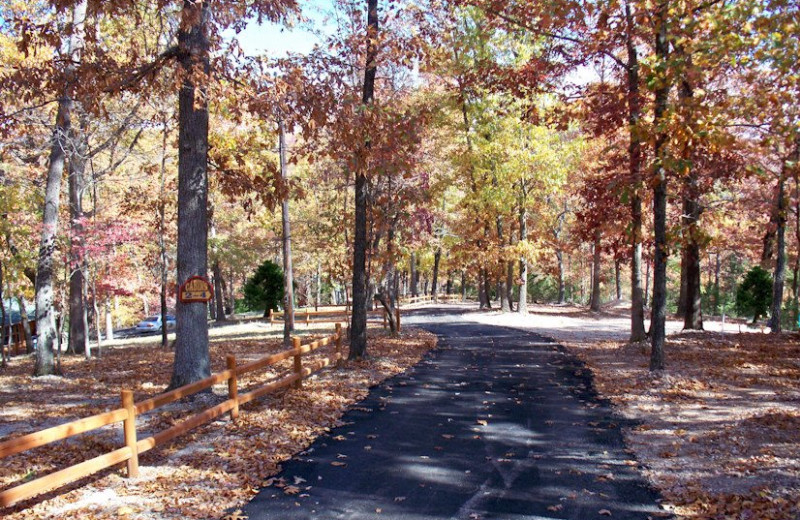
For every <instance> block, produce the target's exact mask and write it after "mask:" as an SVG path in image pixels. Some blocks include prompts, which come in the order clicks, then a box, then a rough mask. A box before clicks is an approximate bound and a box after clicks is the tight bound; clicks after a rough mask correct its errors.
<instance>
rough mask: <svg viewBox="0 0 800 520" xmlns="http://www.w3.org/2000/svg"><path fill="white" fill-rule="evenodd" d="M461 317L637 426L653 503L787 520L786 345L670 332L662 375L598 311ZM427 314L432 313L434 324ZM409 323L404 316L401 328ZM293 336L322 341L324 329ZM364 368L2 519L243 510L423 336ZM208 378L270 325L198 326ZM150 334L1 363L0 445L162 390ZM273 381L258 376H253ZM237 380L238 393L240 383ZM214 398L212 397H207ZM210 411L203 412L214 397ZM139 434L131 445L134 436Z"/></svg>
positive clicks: (164, 373)
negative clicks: (495, 331) (540, 346)
mask: <svg viewBox="0 0 800 520" xmlns="http://www.w3.org/2000/svg"><path fill="white" fill-rule="evenodd" d="M443 307H445V308H451V309H453V310H456V309H458V310H459V311H460V312H462V313H463V312H465V311H466V314H460V315H453V316H451V317H448V315H447V314H446V313H445V314H444V315H441V318H436V319H445V320H446V319H458V320H463V319H468V320H476V321H478V322H482V323H487V324H492V325H501V326H508V327H517V328H521V329H526V330H532V331H534V332H537V333H539V334H542V335H545V336H550V337H552V338H554V339H556V340H557V341H558V342H560V343H561V344H563V345H564V346H566V347H567V349H568V350H570V351H571V352H573V353H574V354H576V355H577V356H578V357H579V358H581V359H582V360H583V361H584V362H585V363H586V365H587V366H588V367H589V368H590V369H591V370H592V371H593V373H594V381H595V386H596V389H597V391H598V393H599V394H600V396H601V397H604V398H607V399H609V400H610V401H611V402H612V403H613V404H614V405H615V408H616V410H617V411H618V413H619V414H620V415H622V416H624V417H626V418H630V419H633V420H634V421H636V423H637V424H638V426H636V427H633V428H629V429H626V430H625V438H626V443H627V445H628V446H629V447H630V449H631V450H632V451H633V452H634V453H635V455H636V458H637V459H638V460H639V461H640V463H641V464H642V467H643V471H644V473H645V475H646V477H647V478H648V479H649V480H650V481H651V482H652V483H653V484H654V485H655V486H656V487H657V488H658V489H659V490H660V491H661V493H662V494H663V496H664V499H665V505H666V506H668V507H669V508H671V510H673V511H674V512H675V513H676V514H677V515H678V516H679V517H683V518H689V519H692V520H701V519H728V518H731V519H734V518H735V519H740V520H748V519H751V518H752V519H755V518H765V519H770V520H788V519H797V518H800V501H798V498H797V497H800V437H799V436H798V431H800V336H798V335H797V334H788V333H786V334H781V335H780V336H777V337H775V336H772V335H768V334H762V333H761V330H759V329H749V328H747V327H746V326H744V325H741V324H738V323H726V324H725V326H724V331H722V330H721V328H722V327H721V324H720V323H719V322H711V321H707V323H706V328H707V329H708V331H706V332H686V333H682V332H680V330H681V324H680V323H678V322H675V321H669V322H668V324H667V328H668V333H669V336H668V339H667V345H666V358H667V369H666V370H665V371H663V372H662V373H660V374H655V375H654V374H651V373H650V372H649V370H648V368H647V367H648V358H649V349H648V346H647V344H643V345H639V344H629V343H628V342H627V341H626V339H627V336H628V328H629V317H628V316H629V315H628V310H627V308H625V306H623V305H613V304H612V305H609V306H607V307H606V308H605V309H604V310H603V311H602V312H600V313H591V312H588V311H587V310H586V309H585V308H578V307H570V306H548V305H535V306H532V308H531V309H530V311H531V314H530V316H527V317H520V316H518V315H517V314H500V313H498V312H496V311H495V312H482V313H477V312H474V306H473V305H470V306H466V305H452V306H443ZM437 314H438V313H437ZM414 322H415V319H414V317H413V316H409V318H408V319H407V320H405V321H404V323H407V324H408V325H411V324H413V323H414ZM314 327H316V328H311V329H309V330H305V329H301V332H302V333H304V334H306V335H307V336H313V335H315V334H317V335H327V334H329V333H330V330H331V329H332V327H331V325H330V324H328V325H324V326H323V325H321V326H314ZM375 332H376V334H375V336H374V340H373V341H372V344H371V346H370V349H371V351H372V353H373V357H372V358H371V359H370V360H368V361H367V362H364V363H359V364H350V365H349V368H348V369H347V370H341V371H337V370H326V371H323V372H321V373H320V374H319V375H318V376H315V377H314V378H312V379H310V380H308V381H307V382H306V383H305V386H304V389H303V391H301V392H297V391H286V392H280V393H277V394H275V395H271V396H268V397H265V398H264V399H263V400H261V401H259V402H258V403H255V404H251V405H248V406H245V407H244V408H243V410H244V411H243V413H242V415H241V418H240V420H239V421H237V422H236V423H231V422H230V421H228V420H227V419H224V418H223V419H221V420H219V421H216V422H214V423H211V424H209V425H207V426H205V427H202V428H199V429H197V430H194V431H193V432H192V433H190V434H188V435H186V436H184V437H180V438H179V439H178V440H177V441H175V442H174V443H172V444H171V445H169V446H167V447H165V448H163V449H157V450H153V451H151V452H148V453H147V454H145V455H143V457H142V462H141V463H142V469H141V476H140V477H139V478H138V479H130V480H129V479H126V478H123V476H122V475H123V470H121V469H115V470H109V471H107V472H105V473H101V474H99V475H97V476H95V477H92V478H89V479H84V480H83V481H81V482H78V483H76V484H74V485H72V486H70V487H67V488H62V489H60V490H59V491H57V492H54V493H51V494H48V495H45V496H43V497H39V498H36V499H32V500H30V501H28V502H26V503H23V504H20V505H19V506H17V507H15V508H12V509H10V510H6V511H3V512H2V513H3V516H4V518H8V519H9V520H21V519H33V518H87V519H95V518H123V519H130V520H164V519H173V518H174V519H177V518H218V517H219V516H221V515H222V514H223V513H224V512H225V511H226V510H229V508H231V507H238V506H239V505H240V504H243V503H244V502H246V501H247V500H248V499H249V498H251V497H252V496H253V495H254V493H255V490H256V489H257V488H258V487H260V485H261V483H262V482H263V480H264V479H267V478H268V477H269V476H270V475H273V474H275V473H276V472H277V471H278V469H279V466H280V464H281V463H282V462H283V461H285V460H287V459H288V458H290V457H291V456H292V454H294V453H297V452H299V451H301V450H303V449H305V447H306V446H308V445H309V444H310V443H311V441H312V440H313V439H314V438H315V437H316V436H317V435H319V434H321V433H323V432H325V431H327V430H328V429H329V428H331V427H333V426H336V425H338V424H340V421H341V419H340V417H341V414H342V412H343V411H344V410H346V409H347V408H348V407H350V408H352V405H353V404H354V403H356V402H357V401H358V400H360V399H361V398H362V397H364V396H365V395H366V393H367V389H368V387H369V386H372V385H374V384H376V383H377V382H379V381H381V380H382V379H384V378H386V377H389V376H391V375H394V374H396V373H399V372H401V371H403V370H404V369H406V368H407V367H409V366H410V365H412V364H414V363H415V362H416V361H418V360H419V359H421V357H422V356H423V355H424V353H425V352H427V351H428V350H429V349H430V348H432V346H433V345H434V344H435V338H434V337H433V336H432V335H430V334H428V333H425V332H421V331H419V330H414V329H411V328H408V329H406V331H404V333H403V336H402V337H401V338H399V339H392V338H388V337H387V336H385V335H384V334H383V333H382V332H379V330H378V329H375ZM211 334H212V348H211V354H212V370H214V371H218V370H221V369H222V368H223V367H224V358H225V355H226V354H229V353H233V354H235V355H236V356H237V359H241V360H247V359H255V358H258V357H261V356H263V355H265V354H267V353H272V352H275V351H277V350H280V349H281V346H280V341H279V338H278V336H279V334H280V329H279V327H278V326H277V325H276V326H273V327H272V328H270V326H269V325H268V324H264V323H258V322H254V323H241V324H236V325H232V326H229V327H222V328H217V329H212V332H211ZM158 339H159V338H158V337H150V338H137V339H135V340H130V341H120V342H118V343H115V345H117V346H115V347H113V348H109V349H104V351H103V353H102V357H101V358H100V359H93V360H92V361H89V362H85V361H83V360H82V359H81V358H77V357H64V358H63V364H64V369H65V373H66V375H65V376H64V377H46V378H38V379H36V380H34V379H32V378H31V377H30V376H29V374H30V373H31V371H32V360H31V359H30V358H24V357H20V358H14V359H13V360H12V364H11V366H10V367H9V368H7V369H5V370H4V371H2V372H0V403H2V407H0V438H2V439H5V438H8V437H9V436H15V435H21V434H24V433H28V432H31V431H35V430H38V429H41V428H45V427H49V426H53V425H56V424H60V423H62V422H65V421H68V420H72V419H75V418H78V417H83V416H86V415H90V414H94V413H98V412H102V411H105V410H108V409H110V408H114V407H117V406H118V396H119V391H120V390H121V389H122V388H128V389H131V390H134V392H135V393H136V397H137V400H139V399H143V398H145V397H149V396H151V395H153V394H156V393H158V392H159V391H160V390H161V389H163V388H164V387H165V386H166V384H167V382H168V379H169V367H170V366H171V363H172V352H171V351H170V350H168V349H166V350H165V349H160V348H158V346H157V342H158ZM271 376H274V374H264V375H263V376H262V377H261V379H266V378H268V377H271ZM257 381H258V380H256V379H250V380H247V381H246V382H245V383H244V384H243V386H244V387H245V388H247V387H248V385H252V384H253V383H255V382H257ZM224 393H225V389H224V387H223V386H220V387H219V388H215V395H216V397H214V396H212V397H210V399H211V400H214V399H216V400H222V399H223V398H224V397H223V395H224ZM214 402H216V401H214ZM187 406H188V407H192V406H194V407H207V406H208V403H204V402H203V401H202V400H198V401H197V402H195V403H190V404H188V405H181V406H174V407H172V408H169V409H168V411H167V413H166V414H160V415H154V416H143V417H142V419H143V423H142V430H143V433H146V432H147V431H150V430H159V429H162V428H163V427H165V426H168V425H169V424H171V423H172V422H173V421H174V420H175V419H176V418H177V417H178V416H179V415H180V414H187V413H189V411H188V410H186V408H187ZM119 430H120V428H119V426H116V427H115V428H114V427H112V428H108V429H104V430H101V431H99V432H97V435H91V436H90V435H86V436H81V437H77V438H75V439H74V440H73V441H71V442H64V443H58V444H55V445H52V446H51V447H50V448H47V447H44V448H40V449H38V450H36V451H33V452H30V453H26V454H21V455H17V456H14V457H10V458H7V459H4V460H3V463H2V464H1V465H0V489H2V488H5V487H8V486H9V485H10V483H11V482H13V481H18V480H19V479H20V478H23V479H30V478H34V477H35V476H37V475H42V474H45V473H47V472H49V471H51V470H52V469H53V468H57V467H63V466H66V465H68V464H70V463H73V462H74V461H76V460H83V459H85V458H88V457H89V456H92V455H95V454H99V453H102V452H106V451H109V450H110V449H111V448H116V447H118V446H120V444H121V442H122V435H121V432H120V431H119ZM141 436H142V433H140V437H141Z"/></svg>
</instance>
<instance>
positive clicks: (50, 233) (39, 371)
mask: <svg viewBox="0 0 800 520" xmlns="http://www.w3.org/2000/svg"><path fill="white" fill-rule="evenodd" d="M72 22H73V31H72V34H71V35H70V36H69V41H68V43H67V57H68V65H67V66H66V70H65V76H66V82H67V84H66V85H65V87H64V91H63V94H62V97H61V99H60V100H59V101H58V113H57V115H56V128H55V131H54V132H53V140H52V144H51V146H50V158H49V163H48V164H49V166H48V169H47V185H46V188H45V199H44V215H43V219H42V233H41V240H40V242H39V257H38V261H37V265H36V334H37V338H38V339H37V346H36V364H35V367H34V372H33V373H34V375H35V376H44V375H50V374H55V373H56V364H55V357H54V350H53V348H54V344H57V343H58V338H56V334H57V333H58V332H57V330H56V317H55V309H54V308H53V300H54V299H53V257H54V255H55V249H56V236H57V233H58V208H59V205H60V195H61V180H62V177H63V174H64V163H65V161H66V152H65V150H68V149H69V148H70V144H69V141H70V134H71V133H72V108H73V101H72V97H71V96H72V90H73V87H74V84H75V81H76V78H75V69H76V67H77V65H78V64H79V63H80V59H81V51H82V49H83V43H84V36H85V34H84V27H85V22H86V0H83V1H81V2H78V3H77V4H75V6H74V7H73V11H72Z"/></svg>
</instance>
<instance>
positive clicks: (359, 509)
mask: <svg viewBox="0 0 800 520" xmlns="http://www.w3.org/2000/svg"><path fill="white" fill-rule="evenodd" d="M450 319H451V320H453V319H458V318H453V317H452V316H451V318H450ZM438 321H439V322H438V323H437V322H436V321H431V322H429V323H427V324H424V325H423V327H424V328H426V329H428V330H430V331H432V332H434V333H436V334H437V335H439V337H440V343H439V348H438V349H437V350H436V351H434V352H432V353H431V354H429V355H428V357H426V359H424V360H423V361H422V362H421V363H420V364H419V365H417V366H416V367H415V368H414V369H413V370H411V371H409V372H407V373H406V374H403V375H401V376H398V377H396V378H393V379H390V380H387V381H385V382H384V383H383V384H381V385H380V386H378V387H376V388H374V389H373V391H372V392H371V393H370V395H369V397H368V398H367V400H366V401H364V402H362V403H360V404H359V405H357V406H356V407H354V409H353V410H351V411H350V412H348V413H347V414H346V415H345V417H344V420H345V421H346V425H345V426H343V427H340V428H337V429H336V430H334V431H332V432H331V433H330V435H327V436H324V437H321V438H319V439H318V440H317V441H316V442H315V443H314V444H313V445H312V447H311V448H310V449H309V450H308V451H307V452H304V453H303V454H301V455H300V456H298V457H296V458H295V459H293V460H291V461H289V462H288V463H286V464H285V465H284V471H283V473H282V474H281V475H279V477H283V478H284V479H285V481H286V482H287V483H288V484H295V483H297V486H296V487H297V488H298V493H297V494H293V495H289V494H285V493H284V492H283V491H282V490H281V489H280V488H278V487H274V486H272V487H267V488H264V489H262V490H261V492H260V493H259V494H258V495H257V496H256V497H255V498H254V499H253V501H252V502H251V503H250V504H248V505H247V507H246V508H245V510H244V514H246V515H247V516H248V517H249V519H250V520H266V519H281V520H291V519H320V520H333V519H404V520H422V519H465V520H479V519H491V518H503V519H514V520H517V519H553V518H562V519H566V518H569V519H594V518H598V519H603V518H611V519H647V518H649V517H652V518H661V517H662V516H666V515H664V513H663V511H662V510H661V509H660V508H659V507H658V505H657V500H658V495H657V494H656V493H655V492H654V491H653V490H652V489H650V488H649V487H648V486H647V484H646V482H645V481H644V480H643V478H642V477H641V476H640V475H639V473H638V472H637V471H636V469H635V468H633V467H632V461H631V458H632V456H631V455H630V454H629V453H626V451H625V449H624V445H623V441H622V436H621V433H620V427H621V426H622V422H621V420H620V419H619V418H618V417H616V416H614V415H613V414H612V412H611V410H610V408H609V406H608V404H607V403H605V402H602V401H600V400H599V399H598V398H597V396H596V394H595V393H594V392H593V390H592V389H591V379H590V375H589V372H588V370H586V369H585V368H584V367H583V366H582V365H581V363H580V362H579V361H577V360H576V359H575V358H573V357H572V356H570V355H568V354H567V353H566V352H565V351H564V350H563V349H562V348H561V347H559V346H558V345H556V344H554V343H552V342H551V341H549V340H547V339H545V338H543V337H541V336H538V335H536V334H531V333H526V332H522V331H517V330H512V329H506V328H501V327H492V326H485V325H478V324H475V323H469V322H466V321H462V322H458V321H451V322H449V323H446V322H442V321H441V320H438Z"/></svg>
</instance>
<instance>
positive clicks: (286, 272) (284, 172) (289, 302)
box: [278, 119, 294, 347]
mask: <svg viewBox="0 0 800 520" xmlns="http://www.w3.org/2000/svg"><path fill="white" fill-rule="evenodd" d="M278 133H279V142H278V149H279V151H280V167H281V179H282V181H283V182H284V183H286V182H287V180H288V179H289V171H288V167H287V164H286V132H285V129H284V127H283V120H282V119H278ZM281 225H282V228H281V229H282V230H283V233H282V235H281V244H282V245H283V310H284V315H283V344H284V346H287V347H288V346H290V345H291V342H292V338H291V336H292V331H294V273H293V270H292V232H291V222H290V219H289V197H288V195H287V196H286V197H284V199H283V201H282V202H281Z"/></svg>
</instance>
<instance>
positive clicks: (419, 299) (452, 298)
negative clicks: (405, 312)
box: [400, 294, 461, 305]
mask: <svg viewBox="0 0 800 520" xmlns="http://www.w3.org/2000/svg"><path fill="white" fill-rule="evenodd" d="M460 301H461V296H460V295H458V294H440V295H438V296H436V298H435V299H434V297H433V296H432V295H425V296H414V297H411V298H400V303H401V304H404V305H413V304H415V303H433V302H438V303H457V302H460Z"/></svg>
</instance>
